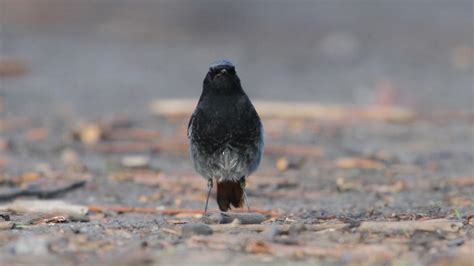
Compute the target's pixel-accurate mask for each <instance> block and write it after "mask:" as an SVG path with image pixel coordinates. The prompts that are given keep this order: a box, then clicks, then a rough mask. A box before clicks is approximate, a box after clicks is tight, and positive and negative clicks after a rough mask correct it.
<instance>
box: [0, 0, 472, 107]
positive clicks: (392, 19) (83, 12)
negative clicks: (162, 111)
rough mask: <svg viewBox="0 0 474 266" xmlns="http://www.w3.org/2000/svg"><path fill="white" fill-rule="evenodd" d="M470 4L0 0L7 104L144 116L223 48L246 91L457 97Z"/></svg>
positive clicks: (395, 98) (465, 63)
mask: <svg viewBox="0 0 474 266" xmlns="http://www.w3.org/2000/svg"><path fill="white" fill-rule="evenodd" d="M473 30H474V27H473V2H472V1H469V0H465V1H459V0H453V1H451V0H450V1H422V0H417V1H405V0H394V1H379V0H373V1H372V0H368V1H238V2H237V1H218V0H215V1H208V0H205V1H187V0H186V1H185V0H177V1H152V0H135V1H131V0H130V1H126V0H122V1H109V0H96V1H87V0H84V1H79V0H38V1H26V0H0V58H1V59H2V61H3V66H2V69H3V70H0V72H2V73H3V74H2V76H4V77H2V79H0V82H1V83H0V96H1V97H3V98H4V102H5V104H6V105H7V107H8V108H7V110H8V112H10V113H15V114H29V115H32V116H41V115H44V114H47V113H53V114H54V113H63V112H69V113H72V114H74V115H79V116H99V115H100V116H102V115H104V114H110V113H117V112H119V113H127V114H138V115H140V114H142V113H144V112H147V111H148V108H147V107H148V105H149V103H150V102H151V100H152V99H162V98H170V97H172V98H175V97H185V98H197V97H198V96H199V94H200V92H201V86H202V85H201V84H202V80H203V78H204V75H205V73H206V72H207V68H208V65H209V64H210V63H211V62H212V61H214V60H216V59H221V58H227V59H230V60H232V61H233V62H234V63H235V65H236V67H237V71H238V73H239V75H240V77H241V79H242V81H243V85H244V88H245V89H246V91H247V93H248V94H249V95H250V96H251V98H253V99H263V100H288V101H311V102H313V101H315V102H321V103H344V104H356V105H366V104H374V103H375V104H396V105H403V106H410V107H415V108H418V109H428V110H431V109H440V108H441V109H466V108H472V100H473V60H474V59H473Z"/></svg>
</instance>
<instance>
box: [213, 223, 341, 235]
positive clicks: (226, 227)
mask: <svg viewBox="0 0 474 266" xmlns="http://www.w3.org/2000/svg"><path fill="white" fill-rule="evenodd" d="M209 226H210V227H211V228H212V230H213V231H214V232H218V233H222V232H227V231H230V230H233V229H236V228H239V229H245V230H249V231H254V232H263V231H266V230H270V229H271V228H277V229H278V230H280V231H289V230H290V228H291V226H292V225H290V224H279V225H270V224H245V225H241V224H213V225H209ZM346 226H348V224H306V225H304V228H305V229H306V230H308V231H322V230H327V229H333V230H341V229H343V228H345V227H346Z"/></svg>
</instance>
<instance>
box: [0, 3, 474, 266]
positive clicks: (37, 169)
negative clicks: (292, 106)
mask: <svg viewBox="0 0 474 266" xmlns="http://www.w3.org/2000/svg"><path fill="white" fill-rule="evenodd" d="M472 8H473V4H472V2H471V1H450V2H449V3H448V2H443V1H437V2H427V1H415V2H406V1H382V2H380V1H359V2H357V3H355V2H348V1H341V2H337V3H332V2H331V3H330V2H325V1H320V2H317V3H310V2H297V3H293V2H291V3H290V2H285V1H281V2H271V3H269V2H267V3H264V2H256V3H253V2H247V1H245V2H242V3H239V4H234V3H233V2H224V3H221V2H218V1H205V2H200V3H195V2H191V1H176V2H172V1H163V2H153V1H135V2H133V3H132V2H131V1H117V2H111V1H106V0H103V1H81V2H79V1H71V0H62V1H55V0H48V1H42V2H34V1H10V0H0V133H1V135H0V198H1V197H2V195H3V196H4V195H7V194H8V193H11V192H12V191H19V190H22V189H23V190H24V189H27V190H28V189H30V191H31V189H32V188H33V189H34V188H38V189H40V190H44V189H55V188H58V187H61V186H63V185H68V184H71V183H75V182H78V180H79V181H84V180H85V181H86V183H85V185H83V186H80V185H79V187H78V188H75V189H72V190H70V191H67V192H65V193H62V194H59V195H54V198H55V199H58V200H63V201H65V202H67V203H70V204H77V205H81V206H85V207H88V208H89V213H88V214H87V215H82V216H80V217H75V216H72V215H67V214H65V213H61V212H49V213H47V214H44V213H43V214H39V213H23V212H14V211H9V210H1V208H0V214H2V215H3V216H2V217H3V218H2V217H0V228H2V226H3V224H5V223H7V221H3V220H8V219H10V220H11V222H13V223H14V224H15V226H14V227H13V228H11V227H7V228H6V229H5V230H2V229H0V231H1V232H0V263H1V264H5V265H17V264H18V265H20V264H42V265H56V264H57V265H63V264H87V265H91V264H93V265H99V264H147V265H148V264H151V265H154V264H165V265H168V264H170V265H174V264H180V265H181V264H193V265H194V264H202V265H220V264H231V265H232V264H235V265H240V264H251V265H253V264H275V263H277V264H291V265H308V264H311V265H314V264H328V265H340V264H349V265H354V264H355V265H358V264H361V265H362V264H363V265H395V264H408V265H448V264H451V265H452V264H453V263H454V265H471V264H472V251H473V247H474V240H473V235H472V224H473V223H474V222H473V218H472V215H474V203H473V202H474V196H473V195H474V194H473V193H472V189H473V186H474V181H473V176H474V174H473V170H474V168H473V165H474V164H473V159H474V152H473V145H474V131H473V126H474V114H473V109H472V100H473V92H474V90H473V86H472V84H473V83H472V82H473V80H472V78H473V73H472V72H473V65H474V62H473V60H474V56H473V53H472V51H473V49H474V47H473V34H472V19H473V18H472ZM222 57H226V58H230V59H232V60H233V61H234V62H235V64H236V66H237V71H238V73H240V77H241V79H242V80H243V84H244V87H245V88H246V91H247V92H248V94H249V95H250V97H251V98H252V99H259V100H267V101H269V100H286V101H305V102H314V103H315V105H316V103H318V104H328V103H337V104H341V105H342V106H354V105H355V106H362V107H361V108H363V107H366V106H373V105H374V104H377V105H385V106H390V105H397V106H402V108H405V109H404V110H408V111H410V112H413V114H414V115H413V116H410V117H409V118H402V119H395V120H396V121H394V120H393V119H386V117H385V118H382V119H376V118H374V117H373V116H370V115H366V116H364V115H361V114H359V113H357V112H356V113H354V112H349V113H350V116H348V117H349V119H334V118H331V112H332V111H331V110H330V109H327V113H328V118H325V119H302V118H295V119H283V118H265V119H264V124H265V126H266V134H267V135H266V145H267V149H268V150H267V153H266V155H265V157H264V158H263V161H262V165H261V167H260V169H259V171H258V172H257V173H256V174H255V175H254V176H252V177H251V178H250V181H249V182H250V184H249V187H248V195H249V200H250V204H251V207H252V209H253V210H255V211H260V212H264V213H265V214H269V215H270V219H269V220H267V221H265V222H264V224H266V230H264V231H263V232H260V233H258V232H254V231H252V229H249V227H245V226H243V225H240V226H239V225H234V226H229V227H226V229H219V228H220V227H218V225H216V224H210V225H208V227H209V228H211V229H212V230H213V233H212V234H211V235H206V234H205V232H206V230H207V229H208V227H207V226H195V224H200V223H202V222H203V220H202V215H201V214H199V213H198V211H197V210H201V209H202V208H203V206H204V202H205V197H206V181H205V180H204V179H202V178H200V177H198V176H197V175H196V174H195V173H194V171H193V169H192V166H191V162H190V160H189V158H188V154H187V153H186V152H185V151H186V147H185V146H184V147H183V145H185V143H186V137H185V131H186V126H187V117H169V116H168V117H163V116H155V115H153V114H152V113H151V111H150V109H149V108H148V106H149V104H150V103H151V101H152V100H153V99H162V98H169V97H174V98H196V97H198V95H199V93H200V87H201V82H202V78H203V75H204V73H205V72H206V70H207V64H208V63H210V62H212V61H213V60H215V59H216V58H222ZM5 62H10V63H9V66H8V67H5V65H6V63H5ZM2 64H3V65H2ZM2 67H3V70H2ZM5 69H7V70H8V71H7V70H5ZM2 73H3V74H2ZM323 106H326V105H323ZM370 114H378V115H379V116H380V110H379V109H376V110H375V111H373V110H372V111H371V112H370ZM382 116H383V115H382ZM277 147H280V148H282V147H283V149H280V150H278V149H277ZM308 151H311V154H307V153H306V154H305V152H308ZM134 160H135V161H134ZM137 160H138V164H139V167H132V165H131V164H132V163H137V162H136V161H137ZM130 161H132V162H130ZM81 184H82V183H81ZM211 197H213V199H212V200H211V204H210V208H211V212H212V213H217V205H216V203H215V201H214V197H215V195H214V194H213V195H212V196H211ZM7 198H8V197H7ZM23 198H28V199H32V198H34V197H23ZM12 200H13V197H11V198H8V199H4V200H1V201H2V202H1V203H2V204H8V203H10V202H12ZM45 204H46V203H45ZM113 207H115V208H113ZM118 207H120V208H121V209H117V208H118ZM128 207H135V209H131V208H128ZM127 208H128V209H127ZM139 208H141V209H139ZM163 210H175V211H176V213H172V214H167V215H165V214H163V212H162V211H163ZM7 216H8V217H7ZM61 217H62V218H61ZM433 219H439V220H442V222H443V223H447V224H448V225H449V224H453V225H456V226H457V227H456V228H455V227H443V228H444V229H443V228H437V229H432V228H431V229H430V228H426V227H423V228H421V227H420V228H419V227H416V226H418V225H419V224H421V223H423V222H424V221H431V220H433ZM408 221H412V222H413V223H414V225H411V227H409V228H404V229H400V230H388V229H387V230H382V231H380V230H377V229H376V228H374V227H368V228H369V229H364V228H367V227H366V226H367V224H366V223H367V222H379V223H386V222H392V223H395V224H397V226H399V225H401V224H404V223H405V222H408ZM2 223H3V224H2ZM286 225H288V227H289V228H286V227H284V226H286ZM339 225H343V226H344V228H339V227H337V226H339ZM184 226H189V227H190V228H192V229H186V230H190V233H189V232H188V233H184V231H185V230H184V229H183V230H182V227H184ZM311 226H316V227H317V226H328V228H329V227H331V228H330V229H320V230H319V229H318V230H313V229H310V228H312V227H311ZM332 226H334V227H333V228H332ZM413 226H414V227H413ZM196 228H197V229H196ZM203 228H204V229H203ZM414 228H415V229H414ZM417 228H418V229H417ZM219 230H223V231H219Z"/></svg>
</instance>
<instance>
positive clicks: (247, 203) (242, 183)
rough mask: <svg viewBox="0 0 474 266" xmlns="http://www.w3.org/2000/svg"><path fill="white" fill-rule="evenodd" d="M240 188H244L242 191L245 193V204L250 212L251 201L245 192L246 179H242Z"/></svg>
mask: <svg viewBox="0 0 474 266" xmlns="http://www.w3.org/2000/svg"><path fill="white" fill-rule="evenodd" d="M240 186H241V187H242V190H243V191H244V201H245V204H246V205H247V211H248V212H250V205H249V200H248V198H247V192H245V178H242V179H241V180H240Z"/></svg>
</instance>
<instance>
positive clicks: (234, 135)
mask: <svg viewBox="0 0 474 266" xmlns="http://www.w3.org/2000/svg"><path fill="white" fill-rule="evenodd" d="M188 138H189V141H190V150H191V158H192V160H193V163H194V169H196V171H197V172H198V173H199V174H200V175H202V176H203V177H204V178H206V179H207V180H208V183H207V184H208V188H209V191H208V194H207V200H206V207H205V209H204V212H207V205H208V202H209V196H210V194H211V190H212V187H213V180H214V179H215V180H216V182H217V203H218V205H219V209H220V210H221V211H227V210H229V209H230V205H232V206H234V207H236V208H238V207H242V206H243V203H244V202H247V195H246V193H245V181H246V179H247V178H248V177H249V175H250V174H251V173H253V172H254V171H255V170H257V168H258V165H259V164H260V158H261V157H262V153H263V127H262V123H261V122H260V117H259V116H258V114H257V111H255V108H254V107H253V105H252V103H251V102H250V99H249V98H248V96H247V94H245V92H244V90H243V89H242V86H241V85H240V79H239V77H238V76H237V74H236V72H235V67H234V65H233V64H232V63H231V62H229V61H227V60H221V61H217V62H215V63H214V64H212V65H211V66H210V68H209V72H208V73H207V75H206V77H205V78H204V84H203V90H202V93H201V97H200V98H199V102H198V104H197V107H196V109H195V110H194V113H193V114H192V116H191V119H190V121H189V125H188ZM247 208H248V210H250V207H249V205H248V202H247Z"/></svg>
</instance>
